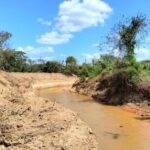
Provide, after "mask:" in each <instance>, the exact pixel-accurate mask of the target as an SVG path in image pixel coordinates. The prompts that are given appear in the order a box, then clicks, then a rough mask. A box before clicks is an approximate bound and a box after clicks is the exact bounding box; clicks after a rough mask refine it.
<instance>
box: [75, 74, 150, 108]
mask: <svg viewBox="0 0 150 150" xmlns="http://www.w3.org/2000/svg"><path fill="white" fill-rule="evenodd" d="M120 77H122V78H121V79H120ZM73 88H74V89H75V91H77V92H78V93H81V94H85V95H89V96H92V97H93V98H94V99H95V100H97V101H99V102H102V103H104V104H110V105H122V104H126V103H142V102H147V103H148V104H149V103H150V82H149V83H148V82H146V83H145V82H140V83H139V84H138V85H137V86H135V85H130V84H128V83H126V80H125V76H120V75H119V74H111V75H105V76H98V77H96V78H94V79H89V80H85V81H83V80H82V81H81V80H80V81H77V82H76V83H75V84H74V85H73Z"/></svg>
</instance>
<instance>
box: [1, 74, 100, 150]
mask: <svg viewBox="0 0 150 150" xmlns="http://www.w3.org/2000/svg"><path fill="white" fill-rule="evenodd" d="M75 80H76V78H74V77H66V76H64V75H61V74H42V73H38V74H34V73H31V74H22V73H5V72H0V93H1V94H0V150H26V149H29V150H38V149H42V150H98V149H99V148H98V143H97V142H96V139H95V135H94V134H93V132H92V130H91V129H90V128H89V127H88V126H87V125H86V124H85V123H84V122H83V121H81V120H80V118H79V117H78V115H77V114H76V113H74V112H72V111H71V110H68V109H66V108H64V107H63V106H61V105H59V104H57V103H55V101H53V100H51V101H50V100H47V99H43V98H40V97H38V96H37V95H35V93H34V92H33V91H34V89H36V88H44V87H52V86H58V85H59V86H67V87H71V85H72V84H73V82H74V81H75Z"/></svg>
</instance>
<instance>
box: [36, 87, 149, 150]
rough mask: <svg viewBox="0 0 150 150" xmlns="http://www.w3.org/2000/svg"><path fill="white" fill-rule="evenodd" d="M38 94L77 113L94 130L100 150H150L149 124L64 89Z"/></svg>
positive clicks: (48, 90) (130, 114)
mask: <svg viewBox="0 0 150 150" xmlns="http://www.w3.org/2000/svg"><path fill="white" fill-rule="evenodd" d="M38 94H39V96H42V97H45V98H48V99H51V100H56V102H58V103H60V104H62V105H64V106H65V107H67V108H69V109H71V110H73V111H75V112H77V113H78V114H79V116H80V118H81V119H82V120H83V121H85V122H86V123H87V124H88V125H89V126H90V127H91V128H92V130H93V131H94V133H95V135H96V136H97V140H98V142H99V145H100V149H101V150H150V123H149V121H145V120H144V121H141V120H138V119H136V116H135V115H134V114H132V113H129V112H126V111H124V110H122V109H121V108H119V107H113V106H106V105H102V104H100V103H97V102H95V101H94V100H92V99H91V98H89V97H87V96H82V95H79V94H76V93H71V92H69V91H66V90H63V89H59V90H58V88H49V89H42V90H39V91H38Z"/></svg>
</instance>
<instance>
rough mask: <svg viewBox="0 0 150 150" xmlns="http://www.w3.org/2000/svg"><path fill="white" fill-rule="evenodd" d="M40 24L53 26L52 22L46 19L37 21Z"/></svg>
mask: <svg viewBox="0 0 150 150" xmlns="http://www.w3.org/2000/svg"><path fill="white" fill-rule="evenodd" d="M37 21H38V22H39V23H41V24H42V25H46V26H51V24H52V23H51V21H45V20H44V19H42V18H38V20H37Z"/></svg>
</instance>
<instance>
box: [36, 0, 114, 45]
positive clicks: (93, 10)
mask: <svg viewBox="0 0 150 150" xmlns="http://www.w3.org/2000/svg"><path fill="white" fill-rule="evenodd" d="M111 12H112V8H111V7H110V6H109V5H108V4H107V3H105V2H104V1H102V0H65V1H64V2H62V3H61V4H60V6H59V12H58V16H57V18H56V24H55V26H54V29H53V30H52V31H51V32H49V33H46V34H44V35H42V36H40V37H39V38H38V39H37V42H38V43H41V44H49V45H54V44H62V43H66V42H68V41H69V40H70V39H71V38H72V37H73V35H72V34H73V33H74V32H79V31H82V30H83V29H86V28H90V27H96V26H98V25H100V24H103V23H104V22H105V20H106V19H107V18H108V17H109V15H110V13H111ZM66 36H67V38H66ZM55 41H57V42H55Z"/></svg>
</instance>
